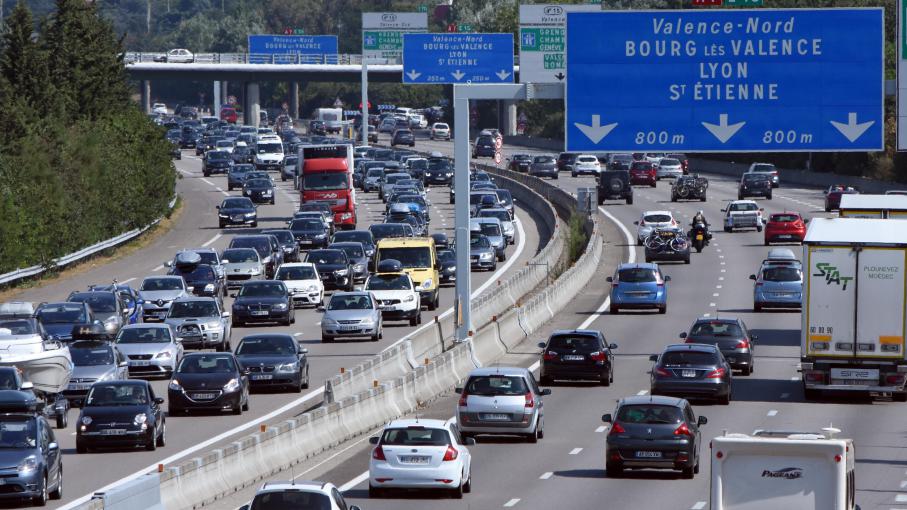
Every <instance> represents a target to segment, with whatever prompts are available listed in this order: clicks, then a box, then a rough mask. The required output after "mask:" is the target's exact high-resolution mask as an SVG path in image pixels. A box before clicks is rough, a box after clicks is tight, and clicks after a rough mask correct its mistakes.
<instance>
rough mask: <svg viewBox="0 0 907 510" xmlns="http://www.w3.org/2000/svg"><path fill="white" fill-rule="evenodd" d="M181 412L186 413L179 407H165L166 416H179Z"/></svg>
mask: <svg viewBox="0 0 907 510" xmlns="http://www.w3.org/2000/svg"><path fill="white" fill-rule="evenodd" d="M183 414H186V410H185V409H182V408H179V407H175V406H170V407H169V408H168V409H167V416H179V415H183Z"/></svg>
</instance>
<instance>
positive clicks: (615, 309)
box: [608, 305, 619, 315]
mask: <svg viewBox="0 0 907 510" xmlns="http://www.w3.org/2000/svg"><path fill="white" fill-rule="evenodd" d="M608 311H609V312H610V313H611V315H617V313H618V311H619V310H618V307H617V305H611V307H610V308H609V310H608Z"/></svg>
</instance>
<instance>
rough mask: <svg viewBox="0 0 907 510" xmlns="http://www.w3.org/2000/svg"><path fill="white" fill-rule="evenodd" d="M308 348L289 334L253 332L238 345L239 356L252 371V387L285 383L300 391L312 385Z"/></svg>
mask: <svg viewBox="0 0 907 510" xmlns="http://www.w3.org/2000/svg"><path fill="white" fill-rule="evenodd" d="M308 352H309V350H308V349H303V348H301V347H299V343H298V342H296V339H295V338H293V337H292V336H290V335H284V334H269V335H250V336H247V337H243V339H242V340H241V341H240V342H239V345H237V346H236V359H237V360H239V364H240V366H242V367H243V368H244V369H247V370H248V371H249V384H250V385H251V386H252V387H253V388H255V387H257V386H266V387H275V386H284V387H288V388H290V389H292V390H293V391H295V392H300V391H302V390H304V389H306V388H308V387H309V360H308V357H307V356H306V354H308Z"/></svg>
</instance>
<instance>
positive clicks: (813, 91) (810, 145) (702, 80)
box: [566, 8, 884, 152]
mask: <svg viewBox="0 0 907 510" xmlns="http://www.w3.org/2000/svg"><path fill="white" fill-rule="evenodd" d="M882 21H883V19H882V9H876V8H871V9H781V10H774V9H759V10H733V11H722V10H708V11H647V12H602V13H568V14H567V76H568V78H567V94H566V103H567V116H566V136H567V150H570V151H633V152H645V151H658V152H663V151H689V152H782V151H867V150H881V149H882V148H883V146H884V143H883V104H884V103H883V94H884V76H883V50H884V40H883V35H884V32H883V23H882Z"/></svg>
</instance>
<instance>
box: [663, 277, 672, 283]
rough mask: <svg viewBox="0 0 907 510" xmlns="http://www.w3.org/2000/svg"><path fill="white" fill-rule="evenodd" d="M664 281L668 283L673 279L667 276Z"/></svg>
mask: <svg viewBox="0 0 907 510" xmlns="http://www.w3.org/2000/svg"><path fill="white" fill-rule="evenodd" d="M663 279H664V281H666V282H669V281H671V277H670V276H665V277H664V278H663Z"/></svg>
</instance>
